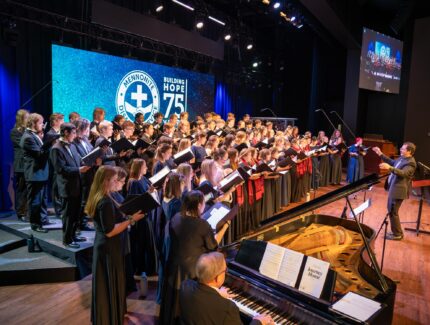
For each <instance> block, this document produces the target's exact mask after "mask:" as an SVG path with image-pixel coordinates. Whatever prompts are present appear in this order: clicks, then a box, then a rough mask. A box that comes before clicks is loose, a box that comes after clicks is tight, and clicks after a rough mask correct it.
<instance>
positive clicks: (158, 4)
mask: <svg viewBox="0 0 430 325" xmlns="http://www.w3.org/2000/svg"><path fill="white" fill-rule="evenodd" d="M154 9H155V12H162V11H163V9H164V6H163V1H161V0H156V1H154Z"/></svg>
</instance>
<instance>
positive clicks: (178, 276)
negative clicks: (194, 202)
mask: <svg viewBox="0 0 430 325" xmlns="http://www.w3.org/2000/svg"><path fill="white" fill-rule="evenodd" d="M166 228H167V229H168V235H169V237H170V249H169V255H168V256H167V261H166V267H165V268H164V281H163V284H162V295H161V309H160V324H169V325H170V324H174V323H175V322H177V318H178V316H179V289H180V286H181V283H182V281H184V280H186V279H194V278H195V277H196V271H195V267H196V263H197V260H198V258H199V257H200V255H202V254H204V253H208V252H210V251H213V250H215V249H216V248H217V247H218V244H217V242H216V240H215V236H214V233H213V231H212V228H211V227H210V225H209V223H208V222H207V221H206V220H203V219H200V218H193V217H188V216H182V215H180V214H177V215H175V216H174V217H173V218H172V220H170V222H169V223H168V224H167V225H166ZM166 234H167V231H166Z"/></svg>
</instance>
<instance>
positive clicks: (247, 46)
mask: <svg viewBox="0 0 430 325" xmlns="http://www.w3.org/2000/svg"><path fill="white" fill-rule="evenodd" d="M253 47H254V45H252V43H251V42H249V43H248V44H247V45H246V49H247V50H252V48H253Z"/></svg>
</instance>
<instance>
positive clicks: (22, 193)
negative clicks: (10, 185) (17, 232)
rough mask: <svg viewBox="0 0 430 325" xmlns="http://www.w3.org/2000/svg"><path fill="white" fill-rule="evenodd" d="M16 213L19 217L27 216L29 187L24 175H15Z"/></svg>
mask: <svg viewBox="0 0 430 325" xmlns="http://www.w3.org/2000/svg"><path fill="white" fill-rule="evenodd" d="M14 181H15V212H16V214H17V216H26V215H27V185H26V184H25V178H24V173H15V175H14Z"/></svg>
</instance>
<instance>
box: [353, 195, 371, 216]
mask: <svg viewBox="0 0 430 325" xmlns="http://www.w3.org/2000/svg"><path fill="white" fill-rule="evenodd" d="M371 204H372V200H371V199H368V200H366V201H365V202H363V203H362V204H360V205H359V206H358V207H356V208H355V209H354V214H355V215H356V216H358V215H359V214H360V213H361V212H363V211H364V210H366V209H367V208H368V207H370V205H371ZM354 214H353V213H352V211H351V212H350V213H349V216H350V217H351V218H354Z"/></svg>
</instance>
